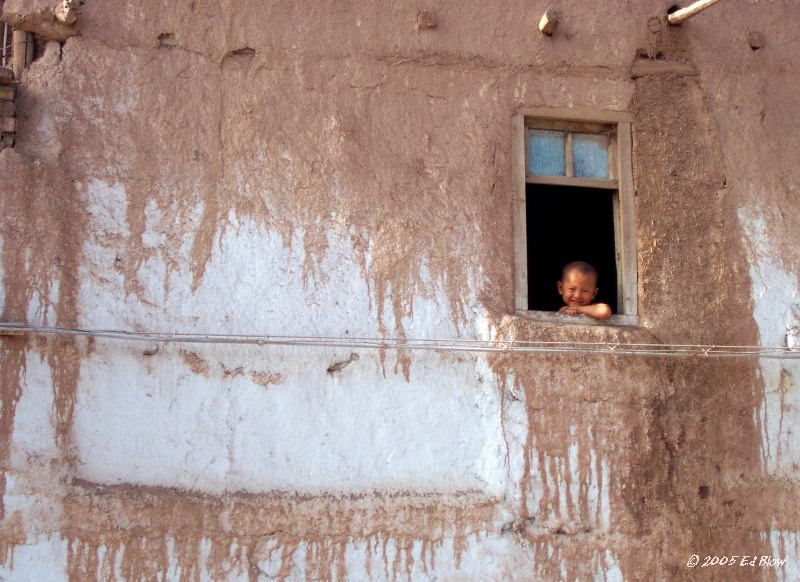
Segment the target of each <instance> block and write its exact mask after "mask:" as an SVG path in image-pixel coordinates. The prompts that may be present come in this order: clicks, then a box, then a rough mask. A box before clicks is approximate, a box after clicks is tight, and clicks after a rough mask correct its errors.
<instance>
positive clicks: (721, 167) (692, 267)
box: [628, 29, 770, 576]
mask: <svg viewBox="0 0 800 582" xmlns="http://www.w3.org/2000/svg"><path fill="white" fill-rule="evenodd" d="M658 50H659V51H663V53H664V58H665V59H666V60H670V61H674V62H684V63H687V64H692V57H691V50H690V47H689V46H688V45H687V43H686V42H685V39H684V37H683V36H682V33H681V32H680V31H679V30H677V29H666V30H665V31H663V32H662V33H661V36H660V38H659V41H658ZM634 107H635V112H636V114H635V122H634V124H633V128H634V136H633V137H634V160H635V162H634V180H635V183H636V190H637V199H636V205H637V206H636V212H637V222H638V227H639V228H638V231H639V241H638V248H639V281H640V293H639V297H640V313H642V314H644V315H643V318H644V321H645V324H646V325H647V327H648V328H649V329H650V331H651V332H652V334H653V335H654V336H655V337H656V338H657V339H658V340H660V341H664V342H668V343H680V342H684V343H685V342H686V341H687V340H688V338H691V340H690V341H691V342H696V343H698V344H709V345H754V344H757V343H758V333H757V330H756V327H755V324H754V322H752V321H750V322H749V323H745V324H744V325H742V324H737V325H735V326H732V325H729V324H727V323H726V322H731V321H741V316H740V314H741V313H744V312H747V310H748V306H749V301H750V288H749V286H748V285H743V284H741V282H740V281H739V280H738V279H737V277H736V273H744V272H747V265H746V264H745V263H744V258H745V257H746V253H745V249H743V248H742V243H741V241H742V240H743V237H742V233H741V231H740V227H739V226H738V224H739V223H738V220H737V216H736V212H737V208H736V204H735V202H734V201H733V200H732V199H730V198H729V197H728V196H727V191H726V187H725V186H726V184H725V182H726V180H725V175H726V173H727V171H726V168H725V164H724V156H723V154H722V152H721V150H720V146H719V144H720V143H721V142H720V138H719V136H720V131H719V128H718V127H717V125H716V123H715V121H714V119H713V117H712V116H711V114H710V111H709V105H708V97H707V96H706V94H705V89H704V87H703V85H702V83H701V78H699V77H677V76H675V75H666V76H648V77H642V78H639V79H637V80H636V93H635V96H634ZM667 306H673V307H671V308H667ZM662 366H663V365H662ZM756 366H757V362H755V361H754V360H734V361H728V360H715V361H708V360H706V361H704V360H702V359H699V358H692V359H686V360H675V361H673V362H672V363H671V364H670V365H669V366H667V367H666V368H663V367H662V371H661V372H660V373H659V375H658V376H657V377H662V378H667V379H668V380H669V383H670V392H671V395H670V396H668V397H664V398H661V399H659V400H656V401H653V403H652V404H653V407H654V408H653V410H651V411H650V412H649V418H650V420H649V422H650V423H651V426H650V427H646V428H647V441H649V443H650V444H649V445H648V447H647V448H649V449H650V450H651V451H652V455H651V458H652V459H653V460H654V461H655V460H657V458H658V457H661V458H662V459H663V460H662V466H661V467H658V466H653V468H655V469H657V470H658V471H661V472H662V473H659V472H657V473H652V472H651V470H650V469H648V468H647V465H644V466H639V467H637V468H636V470H635V471H634V473H633V476H634V477H635V478H636V479H637V480H639V481H640V483H637V485H639V484H641V480H644V481H645V482H648V481H649V482H652V484H653V486H654V487H655V489H654V491H655V492H656V493H657V499H658V500H659V502H658V503H657V504H656V505H654V506H652V507H651V506H650V504H649V502H648V500H647V498H645V499H642V500H637V499H636V498H635V497H633V496H631V495H630V494H629V496H628V504H629V505H630V506H631V507H632V508H633V509H634V512H638V513H640V514H642V515H650V516H651V518H652V519H651V520H650V521H651V523H657V521H655V520H657V519H661V520H663V523H660V524H659V528H660V529H662V530H664V528H667V529H666V530H664V531H662V535H664V534H665V533H666V535H674V536H675V537H678V535H679V534H680V536H681V539H683V540H686V542H688V545H687V546H685V549H686V550H687V551H688V550H689V549H691V548H703V552H705V553H707V554H718V555H724V554H725V553H726V552H728V551H733V552H734V553H735V552H736V549H737V548H741V547H747V548H748V552H758V551H761V553H762V554H769V553H770V550H769V547H768V543H767V542H766V541H765V539H764V538H763V537H762V536H761V531H763V530H761V529H760V528H761V519H760V517H759V516H757V515H755V512H748V511H747V510H745V511H743V513H742V514H741V518H740V522H739V523H740V525H741V529H737V530H732V529H730V528H727V527H725V526H723V523H724V522H725V521H726V520H727V519H728V518H729V515H728V509H727V508H728V507H729V506H730V505H731V504H734V503H735V504H736V505H737V506H738V507H747V506H748V499H752V496H753V495H754V493H753V492H747V487H743V478H744V476H745V475H750V476H753V475H755V476H758V475H761V459H760V454H761V453H760V447H761V445H760V443H761V428H762V427H761V426H760V425H759V423H760V421H759V420H758V418H759V415H758V414H757V410H758V407H759V404H760V402H761V401H762V399H763V390H764V387H763V383H762V381H761V380H759V379H758V377H757V375H756ZM642 428H645V427H642ZM639 430H640V429H639ZM664 470H666V474H663V471H664ZM699 492H705V493H706V494H707V495H706V496H705V498H703V495H700V494H699ZM726 504H727V505H726ZM670 529H672V531H673V533H672V534H669V533H668V532H669V531H670ZM654 531H655V530H654ZM666 539H667V538H662V540H663V542H662V543H663V547H662V549H661V552H662V558H663V560H664V563H665V566H666V567H667V568H668V569H669V570H671V571H672V572H674V573H675V574H678V573H679V572H681V571H683V570H682V569H683V568H685V564H682V563H680V560H678V559H677V558H676V557H675V556H676V554H675V552H674V549H673V550H670V549H669V547H668V545H667V543H666ZM750 548H752V550H751V549H750ZM736 575H738V576H744V575H745V574H744V573H738V574H736Z"/></svg>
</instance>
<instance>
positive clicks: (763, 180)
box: [0, 0, 800, 581]
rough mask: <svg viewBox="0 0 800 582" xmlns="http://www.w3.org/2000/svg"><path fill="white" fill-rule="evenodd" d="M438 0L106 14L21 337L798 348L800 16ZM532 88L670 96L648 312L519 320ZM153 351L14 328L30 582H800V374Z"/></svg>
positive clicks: (722, 362) (24, 241)
mask: <svg viewBox="0 0 800 582" xmlns="http://www.w3.org/2000/svg"><path fill="white" fill-rule="evenodd" d="M434 4H435V5H433V6H426V5H422V4H416V3H405V2H396V3H389V2H378V3H364V2H332V1H319V2H312V1H306V2H302V1H292V2H255V1H237V2H228V1H223V2H221V3H213V4H211V3H208V2H196V1H192V2H179V3H175V4H168V3H167V4H165V3H157V2H148V1H146V0H140V1H137V2H122V1H120V0H107V1H104V2H95V1H92V0H86V2H85V3H84V4H83V5H82V6H80V8H81V14H80V18H79V22H78V24H77V30H78V31H79V32H80V35H79V36H76V37H72V38H69V39H68V40H66V42H64V43H63V44H62V46H61V47H60V51H59V46H58V45H55V44H52V43H51V44H50V45H47V51H45V52H44V56H43V57H42V58H40V59H39V60H37V61H36V62H34V63H33V64H32V65H31V66H30V67H29V68H28V69H27V70H26V71H25V72H24V74H23V75H22V77H21V79H20V80H19V84H18V85H17V96H16V112H17V120H18V125H17V136H16V143H15V147H14V149H5V150H3V151H2V152H0V173H1V174H2V187H0V206H1V207H2V218H1V219H0V220H2V223H1V224H2V230H0V235H1V236H0V265H1V267H2V268H0V282H2V285H1V286H0V309H2V321H3V322H23V323H29V324H37V325H46V326H57V327H62V328H85V329H119V330H131V331H148V332H184V333H198V334H200V333H213V334H258V335H263V334H271V335H285V336H330V337H336V338H347V337H353V338H358V337H392V338H413V339H447V340H452V339H467V340H476V339H478V340H494V339H500V340H510V339H513V340H517V341H521V340H536V341H548V340H552V341H568V342H572V341H589V342H593V341H609V342H623V343H624V342H648V343H666V344H692V345H694V344H708V345H762V346H782V345H784V342H785V341H786V332H787V330H789V329H791V328H793V327H797V326H798V325H800V298H798V291H799V286H798V275H797V273H798V270H800V269H799V268H800V250H799V249H800V246H798V234H797V233H800V212H798V209H799V208H800V170H798V166H797V154H796V152H797V151H798V148H800V116H798V115H797V111H798V110H800V50H798V43H799V42H800V4H798V3H797V2H793V1H790V0H784V1H774V2H764V1H761V2H759V1H758V0H749V1H744V0H743V1H740V2H729V3H728V2H725V3H720V4H719V5H717V6H715V7H713V8H710V9H709V10H707V11H706V12H704V13H703V14H701V15H699V16H697V17H696V18H695V19H693V20H691V21H690V22H688V23H686V24H684V25H682V26H681V27H678V28H669V27H667V26H666V24H665V23H664V17H665V15H666V10H667V7H668V3H664V2H657V1H643V2H635V3H634V2H623V1H621V0H614V1H612V0H609V1H607V2H603V3H591V7H589V3H586V2H584V1H583V0H574V1H565V2H561V3H560V5H559V6H558V7H559V8H560V9H561V11H562V13H563V16H564V18H563V22H562V24H561V27H560V28H559V30H558V31H557V33H556V34H555V35H554V36H553V37H552V38H550V37H545V36H543V35H541V34H539V32H538V31H537V29H536V25H537V23H538V20H539V18H540V17H541V15H542V13H543V12H544V10H545V8H547V6H548V4H546V3H542V2H537V1H534V2H510V3H509V2H502V3H500V2H486V1H482V2H463V1H462V2H451V1H440V2H437V3H434ZM422 9H429V10H431V11H432V12H434V13H435V15H436V19H437V22H438V25H437V26H436V27H435V28H419V27H418V26H417V20H416V19H417V14H418V13H419V12H420V11H421V10H422ZM26 10H28V11H29V12H31V13H33V12H36V11H37V10H39V7H37V8H36V10H34V9H33V8H30V7H28V8H26V5H25V3H24V2H12V1H11V0H7V1H6V2H5V8H4V15H5V16H4V17H6V18H7V19H12V16H13V18H17V17H18V16H19V14H21V13H24V12H25V11H26ZM652 17H657V18H656V19H655V20H651V19H652ZM36 18H41V16H37V17H36ZM33 20H34V21H35V20H36V19H35V18H34V19H33ZM648 20H650V26H649V27H648ZM37 31H38V32H37V33H41V32H42V30H41V29H37ZM45 32H46V31H45ZM753 32H756V33H759V34H761V35H762V37H763V40H764V43H763V47H761V48H759V49H758V50H754V49H753V48H751V46H750V44H748V40H747V39H748V34H750V33H753ZM41 46H44V45H40V47H41ZM40 52H42V51H40ZM59 53H60V54H59ZM637 55H638V56H637ZM642 57H644V58H651V59H656V60H659V61H670V62H676V63H682V64H685V65H689V67H683V68H682V69H681V71H682V72H680V73H675V74H663V75H650V76H644V77H640V78H636V79H634V78H632V76H631V74H630V70H631V66H632V65H633V63H634V61H635V60H636V59H637V58H642ZM676 70H677V69H676ZM523 107H588V108H596V109H598V110H612V111H629V112H632V113H633V114H634V123H633V137H634V143H633V163H634V181H635V187H636V221H637V240H638V257H639V258H638V261H639V310H640V320H639V321H640V325H639V326H636V327H624V328H623V327H612V326H581V325H578V326H559V325H556V324H545V323H537V322H534V321H530V320H528V319H524V318H520V317H517V316H515V315H514V314H513V297H514V295H513V293H514V290H513V240H512V204H511V119H512V116H513V115H514V114H516V113H517V112H518V111H519V110H520V108H523ZM565 212H569V207H568V205H566V207H565ZM154 348H155V345H152V344H150V343H146V342H145V343H141V342H131V341H125V340H114V339H107V338H86V337H71V336H52V335H17V336H5V337H3V339H2V353H0V380H2V394H1V395H2V413H1V414H0V463H1V464H0V469H2V473H1V478H0V492H2V505H1V506H0V509H1V511H0V547H1V548H2V553H1V554H0V578H2V579H4V580H111V579H125V580H250V581H255V580H396V579H413V580H427V579H435V580H577V579H581V580H585V579H596V580H645V579H669V580H681V579H695V578H700V579H726V580H735V579H739V580H754V579H761V580H793V579H797V576H798V570H800V534H798V532H800V507H799V506H798V504H797V501H796V500H797V495H798V493H800V486H798V478H800V470H799V469H798V464H799V463H800V435H798V433H797V431H796V429H795V427H796V426H797V425H798V422H800V408H798V407H799V406H800V402H798V400H799V399H800V395H799V394H798V387H797V386H798V381H800V364H798V363H797V362H798V360H758V359H747V358H735V359H714V358H707V359H701V358H664V357H661V358H659V357H652V356H649V357H648V356H619V355H613V354H595V355H575V354H573V355H565V354H519V353H471V352H463V351H462V352H459V351H453V350H451V349H441V350H436V351H430V350H419V351H403V350H399V351H397V350H391V349H384V350H377V349H375V350H372V349H362V350H356V351H358V355H359V359H358V360H355V361H353V362H351V363H350V365H348V366H347V367H345V368H344V369H342V370H341V371H338V372H334V373H329V372H327V368H328V366H330V365H331V364H332V363H333V362H335V361H340V360H345V359H347V358H348V357H349V355H350V353H351V351H353V350H352V349H350V348H343V347H337V346H336V345H334V346H305V347H303V346H276V345H261V346H259V345H232V344H219V343H217V344H180V343H167V344H161V345H160V346H159V349H158V351H157V352H156V353H155V354H153V353H152V352H153V351H154ZM692 554H698V555H699V556H700V557H701V560H702V558H704V557H705V556H714V555H717V556H723V555H725V556H730V555H739V556H742V555H750V556H759V557H761V556H768V557H774V558H776V559H780V560H785V561H784V562H783V563H782V565H775V566H772V567H758V566H738V565H737V566H736V567H733V568H731V567H726V568H723V567H721V566H714V567H708V568H697V569H694V570H692V569H689V568H687V566H686V563H687V560H688V559H689V557H690V556H691V555H692ZM701 563H702V562H701Z"/></svg>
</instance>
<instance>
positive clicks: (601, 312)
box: [558, 303, 611, 320]
mask: <svg viewBox="0 0 800 582" xmlns="http://www.w3.org/2000/svg"><path fill="white" fill-rule="evenodd" d="M558 311H559V313H566V314H568V315H578V314H580V313H582V314H584V315H588V316H589V317H593V318H594V319H601V320H602V319H608V318H609V317H611V308H610V307H609V306H608V305H606V304H605V303H593V304H592V305H582V306H581V307H567V306H566V305H565V306H564V307H562V308H561V309H559V310H558Z"/></svg>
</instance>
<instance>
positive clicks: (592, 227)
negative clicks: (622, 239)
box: [525, 184, 620, 313]
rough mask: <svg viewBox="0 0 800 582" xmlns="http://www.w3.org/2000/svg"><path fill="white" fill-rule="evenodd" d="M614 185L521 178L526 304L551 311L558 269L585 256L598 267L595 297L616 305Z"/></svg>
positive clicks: (613, 307)
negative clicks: (551, 182)
mask: <svg viewBox="0 0 800 582" xmlns="http://www.w3.org/2000/svg"><path fill="white" fill-rule="evenodd" d="M615 195H616V192H615V191H614V190H606V189H597V188H582V187H574V186H553V185H546V184H527V185H526V187H525V197H526V201H525V202H526V203H525V206H526V221H527V225H526V226H527V239H528V240H527V251H528V309H530V310H532V311H557V310H558V309H559V308H560V307H561V306H562V305H563V302H562V300H561V297H560V296H559V295H558V292H557V290H556V282H557V281H558V280H559V279H560V278H561V269H562V268H563V267H564V265H566V264H567V263H570V262H572V261H587V262H589V263H591V264H592V265H593V266H594V268H595V269H597V272H598V273H599V279H598V283H597V286H598V287H599V288H600V291H599V293H598V294H597V297H596V299H595V301H596V302H602V303H607V304H608V305H609V306H611V310H612V312H613V313H619V311H620V310H619V306H618V305H617V299H618V296H617V260H616V244H615V235H614V223H615V221H614V196H615Z"/></svg>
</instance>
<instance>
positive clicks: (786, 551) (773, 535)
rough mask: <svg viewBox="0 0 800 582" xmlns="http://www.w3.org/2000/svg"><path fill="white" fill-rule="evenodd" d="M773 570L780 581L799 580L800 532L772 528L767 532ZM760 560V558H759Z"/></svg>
mask: <svg viewBox="0 0 800 582" xmlns="http://www.w3.org/2000/svg"><path fill="white" fill-rule="evenodd" d="M769 543H770V545H771V546H772V559H773V560H774V561H773V563H772V565H771V567H770V568H769V569H771V570H774V572H775V577H776V579H777V580H779V581H780V582H790V581H794V580H800V533H798V532H796V531H787V530H778V529H773V530H770V532H769ZM759 560H761V558H759Z"/></svg>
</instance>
